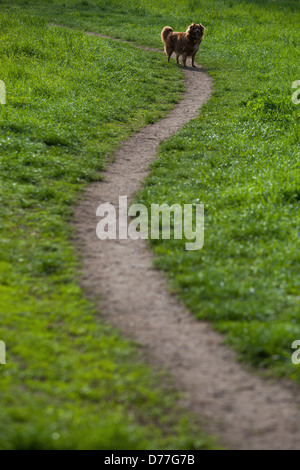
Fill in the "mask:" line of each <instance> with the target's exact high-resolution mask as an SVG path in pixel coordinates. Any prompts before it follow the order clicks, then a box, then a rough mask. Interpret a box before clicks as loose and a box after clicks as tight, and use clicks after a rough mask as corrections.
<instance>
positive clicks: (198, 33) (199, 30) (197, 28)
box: [187, 23, 205, 39]
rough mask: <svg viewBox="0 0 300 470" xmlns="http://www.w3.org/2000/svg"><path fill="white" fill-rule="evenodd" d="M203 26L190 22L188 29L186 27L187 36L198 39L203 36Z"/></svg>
mask: <svg viewBox="0 0 300 470" xmlns="http://www.w3.org/2000/svg"><path fill="white" fill-rule="evenodd" d="M204 30H205V28H204V26H203V25H202V24H201V23H199V24H196V23H192V24H191V25H190V26H189V27H188V29H187V33H188V35H189V36H191V37H192V38H194V39H200V38H202V37H203V36H204Z"/></svg>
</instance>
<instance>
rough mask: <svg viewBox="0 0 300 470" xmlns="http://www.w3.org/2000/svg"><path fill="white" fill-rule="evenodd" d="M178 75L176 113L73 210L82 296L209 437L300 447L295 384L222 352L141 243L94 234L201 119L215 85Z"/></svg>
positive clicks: (125, 153)
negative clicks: (141, 355) (167, 148)
mask: <svg viewBox="0 0 300 470" xmlns="http://www.w3.org/2000/svg"><path fill="white" fill-rule="evenodd" d="M91 34H92V33H91ZM99 36H101V35H99ZM145 49H146V50H155V51H156V49H149V48H145ZM200 54H201V51H200ZM170 67H175V65H174V64H170ZM184 74H185V81H186V93H185V94H184V95H183V96H182V100H181V101H180V103H179V104H178V105H177V106H176V108H175V109H174V110H173V111H171V112H170V113H169V115H168V116H167V117H165V118H164V119H162V120H160V121H159V122H158V123H156V124H153V125H149V126H147V127H145V128H143V129H142V131H141V132H139V133H137V134H135V135H133V136H132V137H131V138H130V139H129V140H128V141H127V142H126V143H125V144H124V145H123V146H122V148H121V149H120V150H118V151H117V152H116V154H115V160H114V162H113V163H112V164H110V165H109V166H108V168H107V171H106V172H104V181H103V182H100V183H93V184H90V185H89V186H88V187H87V190H86V192H85V194H84V197H83V198H82V200H81V201H80V203H79V205H78V207H77V209H76V215H75V225H76V233H77V235H76V246H77V248H79V249H80V252H81V255H82V263H83V268H82V280H81V283H82V286H83V288H84V290H85V292H86V293H87V295H89V296H92V298H94V299H100V300H96V302H97V306H98V308H99V312H100V315H101V316H102V318H104V319H105V320H106V321H108V322H109V323H110V324H112V325H114V326H115V327H117V328H118V329H119V330H121V332H122V333H123V334H124V335H125V336H127V337H128V338H131V339H134V340H135V341H137V342H138V343H139V344H140V345H141V348H143V350H145V351H146V357H147V360H148V362H149V364H150V365H152V366H155V367H156V368H157V366H158V367H159V368H160V369H161V370H165V371H166V372H167V373H171V375H172V378H173V381H174V386H175V387H176V388H177V389H178V390H180V391H181V392H182V394H183V399H182V404H183V405H184V406H185V407H186V408H187V409H188V410H190V411H192V412H193V413H194V415H196V416H197V417H198V418H199V422H200V423H201V426H202V428H203V429H204V430H205V431H206V432H207V433H210V434H214V435H217V436H218V438H219V441H220V442H221V443H222V444H223V445H225V446H226V447H227V448H230V449H299V447H300V412H299V408H298V406H299V397H298V395H299V393H298V392H299V389H298V388H297V386H296V385H293V384H292V383H290V382H288V381H279V380H274V381H273V382H271V381H270V380H267V379H266V378H262V377H261V376H259V375H258V374H254V373H253V371H250V369H249V368H247V367H246V366H245V365H242V364H240V363H238V362H237V360H236V355H235V353H234V352H233V351H232V350H231V349H230V348H229V347H227V346H224V345H223V344H222V342H223V341H224V337H223V336H221V335H220V334H218V333H216V332H215V331H213V330H212V328H211V326H210V325H209V324H208V323H206V322H201V321H197V320H196V319H195V318H194V317H193V316H192V315H191V314H190V312H189V311H188V310H187V309H186V308H185V306H184V305H183V304H182V303H181V302H180V301H179V300H178V299H177V298H176V297H175V296H174V295H172V294H171V293H170V291H169V289H168V284H167V281H166V278H165V275H164V274H163V273H162V272H160V271H158V270H157V269H155V268H154V267H153V259H154V255H153V253H152V252H151V251H150V249H149V246H148V244H147V242H146V241H144V240H138V241H134V240H105V241H100V240H99V239H98V238H97V236H96V225H97V223H98V222H99V217H96V209H97V207H98V206H99V205H100V204H102V203H105V202H110V203H112V204H114V205H115V207H116V208H118V198H119V196H120V195H121V196H124V195H127V196H128V198H129V201H130V200H132V198H133V196H134V195H135V194H136V192H137V191H138V189H139V188H140V186H141V183H142V182H143V180H144V178H145V177H146V176H147V175H148V172H149V169H148V167H149V164H150V163H151V162H152V161H153V160H154V159H155V157H156V153H157V149H158V145H159V143H160V142H161V141H162V140H164V139H167V138H168V137H170V136H171V135H172V134H174V133H175V132H177V131H178V130H179V129H180V128H181V127H182V126H183V125H184V124H186V123H187V122H188V121H190V120H191V119H193V118H195V117H196V116H198V114H199V110H200V108H201V106H202V105H203V104H204V103H205V102H206V101H207V100H208V99H209V97H210V95H211V92H212V82H211V79H210V78H209V76H208V75H207V74H206V73H205V71H204V70H203V68H202V67H199V66H198V68H197V69H192V68H186V69H185V70H184ZM174 202H176V201H174Z"/></svg>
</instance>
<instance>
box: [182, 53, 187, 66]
mask: <svg viewBox="0 0 300 470" xmlns="http://www.w3.org/2000/svg"><path fill="white" fill-rule="evenodd" d="M186 58H187V55H186V54H183V56H182V64H183V66H184V67H186Z"/></svg>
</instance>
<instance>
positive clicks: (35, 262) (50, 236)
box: [0, 11, 211, 449]
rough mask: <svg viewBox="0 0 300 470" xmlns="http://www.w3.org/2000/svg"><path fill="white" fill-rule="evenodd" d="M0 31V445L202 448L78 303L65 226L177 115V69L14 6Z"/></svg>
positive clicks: (133, 353) (168, 398)
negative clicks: (86, 198) (113, 168)
mask: <svg viewBox="0 0 300 470" xmlns="http://www.w3.org/2000/svg"><path fill="white" fill-rule="evenodd" d="M0 30H1V33H0V35H1V45H0V54H1V64H0V76H1V79H2V80H3V81H4V82H5V84H6V91H7V97H6V101H7V104H6V105H3V106H1V109H0V129H1V130H0V149H1V152H0V154H1V155H0V166H1V186H0V198H1V208H0V224H1V239H0V246H1V249H0V253H1V255H0V311H1V321H0V338H1V340H2V341H5V343H6V348H7V359H6V365H5V366H1V368H0V377H1V379H0V381H1V387H0V388H1V391H0V396H1V406H0V447H1V449H53V448H58V449H64V448H65V449H78V448H80V449H86V448H88V449H93V448H97V449H99V448H100V449H101V448H102V449H145V448H148V449H150V448H153V449H156V448H194V447H196V448H197V447H199V448H205V447H207V446H211V444H210V443H209V441H208V440H207V439H206V438H204V437H203V435H202V434H201V432H200V431H199V429H198V427H197V426H196V424H195V422H194V420H193V418H191V417H189V416H188V415H187V414H186V413H183V412H182V411H181V410H180V409H179V408H178V406H177V405H176V403H177V398H178V397H177V394H176V393H175V392H173V391H172V390H171V386H170V385H169V380H168V378H166V379H164V380H163V382H164V383H165V385H164V386H160V385H159V382H160V381H161V377H160V376H159V378H158V377H157V376H156V375H155V374H154V373H152V372H150V371H149V369H148V368H147V367H146V366H145V365H144V364H143V363H142V361H141V360H138V359H137V357H138V355H139V354H138V351H137V348H136V346H135V345H134V344H132V343H131V342H129V341H126V340H124V339H123V338H122V337H120V335H119V333H118V332H116V331H115V330H113V329H112V328H110V327H109V326H108V325H106V324H104V323H103V322H102V320H101V316H99V314H98V312H96V311H95V309H94V307H93V304H92V303H90V302H88V301H87V300H86V299H85V296H84V295H83V293H82V291H81V289H80V287H79V284H78V277H79V270H80V260H79V259H78V255H77V253H75V250H74V248H73V246H72V243H71V240H72V237H73V229H72V227H71V226H70V224H69V221H70V220H71V216H72V213H73V205H74V204H75V201H76V198H77V197H78V196H79V194H80V193H81V192H82V190H83V189H84V187H85V185H86V184H87V182H91V181H98V180H99V179H101V170H102V169H103V168H104V166H105V164H106V163H107V161H109V159H110V158H111V156H112V153H113V151H114V150H115V149H116V148H117V146H118V145H119V144H120V141H121V140H124V139H126V138H127V137H128V136H129V135H130V134H131V133H132V132H133V131H135V130H137V129H138V128H140V127H141V126H142V125H144V124H146V123H149V122H152V121H154V120H156V119H158V118H159V117H160V116H162V115H163V114H164V113H165V112H166V110H168V109H170V108H171V107H172V106H174V103H175V102H176V101H177V100H178V97H179V95H180V93H181V92H182V90H183V83H182V80H181V74H180V71H178V72H177V78H178V80H177V81H176V82H171V81H170V80H169V78H170V76H171V75H173V72H172V71H171V70H170V69H169V68H168V67H167V65H166V64H165V61H164V60H163V57H160V56H158V55H157V54H151V53H148V54H145V53H144V52H143V51H140V50H138V49H136V48H135V47H133V46H125V45H122V44H119V43H117V44H116V43H113V42H112V41H108V40H101V47H99V39H98V38H94V37H88V36H86V35H84V36H83V35H82V34H81V33H77V32H72V31H65V30H58V29H51V28H48V27H47V23H46V21H45V20H42V19H41V18H29V17H28V16H27V15H25V14H23V13H22V12H20V11H18V14H15V15H14V16H12V15H10V14H9V11H6V12H3V11H2V12H1V14H0ZM125 57H126V58H127V59H126V60H125V59H124V58H125ZM153 84H155V89H154V87H153ZM157 92H159V93H157ZM177 408H178V416H176V418H175V417H174V409H177Z"/></svg>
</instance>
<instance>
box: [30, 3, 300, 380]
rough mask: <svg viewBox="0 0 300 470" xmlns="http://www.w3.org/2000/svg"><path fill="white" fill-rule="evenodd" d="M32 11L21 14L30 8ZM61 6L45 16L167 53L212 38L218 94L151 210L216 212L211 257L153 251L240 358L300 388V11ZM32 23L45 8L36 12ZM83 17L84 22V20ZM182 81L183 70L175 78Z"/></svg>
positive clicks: (154, 182) (243, 6)
mask: <svg viewBox="0 0 300 470" xmlns="http://www.w3.org/2000/svg"><path fill="white" fill-rule="evenodd" d="M21 3H22V2H21ZM63 5H64V6H62V2H60V1H58V0H55V1H53V2H52V4H51V9H49V6H47V5H45V4H42V6H41V8H42V11H43V15H44V16H45V17H46V18H48V19H49V20H50V19H51V20H52V21H56V22H62V23H64V24H67V25H69V26H72V27H74V28H78V29H82V30H84V29H90V30H94V31H101V32H103V33H108V34H111V35H113V36H117V37H122V38H125V39H129V40H132V41H136V42H138V43H144V44H148V45H154V46H159V45H161V43H160V37H159V33H160V31H161V28H162V26H164V25H166V24H169V25H171V26H173V27H174V28H175V29H177V30H183V29H185V28H186V26H187V25H188V24H189V23H190V22H191V21H201V22H202V23H203V24H204V25H205V26H206V28H207V31H206V36H205V39H204V41H203V44H202V46H201V49H200V52H199V54H198V60H200V61H201V63H202V64H203V65H204V66H205V67H206V69H207V71H208V73H209V74H210V75H211V76H212V77H213V78H214V88H215V92H214V95H213V98H212V100H210V102H209V103H208V104H207V105H206V106H205V107H204V108H203V110H202V111H201V116H200V117H199V118H198V119H196V120H194V121H193V122H192V123H190V124H189V125H187V126H186V127H185V128H184V130H183V131H182V132H180V133H179V134H177V135H176V136H175V137H173V138H172V139H170V140H169V141H168V142H166V143H164V144H163V145H162V146H161V149H160V154H159V158H158V161H157V163H156V164H155V165H154V166H153V171H152V175H151V177H150V178H149V180H148V183H147V187H146V188H145V191H144V193H143V194H141V201H142V202H146V203H147V204H149V205H150V204H151V203H154V202H159V203H162V202H168V203H170V204H171V203H175V202H176V203H191V202H195V203H198V202H203V203H204V204H205V222H206V231H205V246H204V249H203V250H202V251H200V252H199V253H191V252H190V253H189V252H185V250H184V243H185V241H184V240H183V241H182V242H180V241H178V240H177V241H174V242H172V243H170V242H169V241H168V242H159V241H154V242H153V248H154V250H155V252H156V253H157V254H158V255H159V261H158V265H159V266H160V267H161V268H162V269H165V270H166V271H167V272H168V273H169V276H170V279H171V283H172V286H173V289H174V290H176V292H178V294H179V295H180V297H181V298H182V299H183V300H184V301H185V303H186V304H187V306H188V307H189V308H190V309H191V310H192V311H193V312H194V313H195V315H196V316H197V317H198V318H203V319H208V320H210V321H211V322H213V324H214V326H215V327H216V328H218V329H219V330H220V331H222V332H223V333H226V338H227V340H228V342H229V343H230V344H231V345H232V346H233V347H234V348H235V349H236V350H237V351H238V352H239V355H240V358H241V359H242V360H245V361H247V362H249V363H250V364H252V365H254V366H260V367H262V368H266V369H267V370H270V369H271V370H272V372H273V373H275V374H281V375H287V376H290V377H293V378H295V379H297V380H299V379H300V369H299V367H297V366H294V365H293V364H292V363H291V359H290V358H291V352H292V351H291V344H292V342H293V340H294V339H297V338H299V337H300V327H299V312H300V308H299V307H300V302H299V298H300V297H299V287H300V286H299V276H298V275H297V274H298V272H299V236H298V230H299V228H298V227H299V199H300V198H299V132H300V131H299V109H300V108H299V106H298V107H297V106H296V105H294V104H293V103H292V100H291V97H292V93H293V92H294V90H292V83H293V82H294V81H296V80H299V79H300V66H299V61H298V57H299V40H298V39H299V31H300V11H299V3H298V1H297V0H289V1H285V0H277V1H273V0H266V1H261V0H248V1H239V0H211V1H210V2H204V1H203V0H200V1H197V2H195V1H192V0H190V1H188V0H181V1H179V2H177V3H176V6H174V4H173V3H171V1H170V0H163V1H160V2H158V1H154V2H151V6H150V5H149V4H148V2H146V1H145V0H140V1H134V0H130V1H119V2H118V1H116V2H114V1H112V2H106V1H86V2H81V3H74V2H72V1H69V2H67V1H65V2H64V3H63ZM26 9H27V11H28V12H29V13H30V14H34V12H35V7H33V6H32V5H31V4H30V2H29V3H28V2H27V6H26ZM79 9H80V12H79ZM170 68H172V70H173V72H174V74H177V73H178V69H177V68H176V67H175V66H174V65H173V66H172V65H171V66H170Z"/></svg>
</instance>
